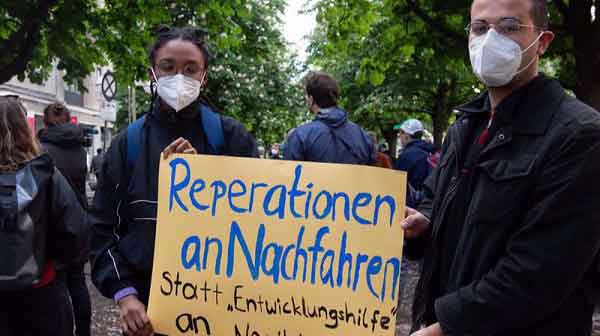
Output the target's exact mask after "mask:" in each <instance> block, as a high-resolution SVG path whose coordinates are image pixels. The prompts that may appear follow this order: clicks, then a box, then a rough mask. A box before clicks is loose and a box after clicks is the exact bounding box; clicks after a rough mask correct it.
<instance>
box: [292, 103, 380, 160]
mask: <svg viewBox="0 0 600 336" xmlns="http://www.w3.org/2000/svg"><path fill="white" fill-rule="evenodd" d="M375 154H376V153H375V146H374V145H373V142H372V141H371V138H370V137H369V135H368V134H367V133H366V132H365V131H364V130H363V129H362V128H360V127H359V126H358V125H356V124H355V123H353V122H351V121H349V120H348V113H347V112H346V111H344V110H342V109H340V108H337V107H333V108H328V109H323V110H321V111H320V112H319V113H317V116H316V117H315V120H313V121H312V122H310V123H308V124H305V125H302V126H300V127H298V128H297V129H296V130H295V131H294V133H292V134H291V135H290V137H289V139H288V142H287V147H286V150H285V158H286V159H287V160H295V161H312V162H329V163H347V164H360V165H371V164H374V163H375V159H376V158H375Z"/></svg>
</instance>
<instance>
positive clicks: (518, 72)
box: [515, 32, 546, 76]
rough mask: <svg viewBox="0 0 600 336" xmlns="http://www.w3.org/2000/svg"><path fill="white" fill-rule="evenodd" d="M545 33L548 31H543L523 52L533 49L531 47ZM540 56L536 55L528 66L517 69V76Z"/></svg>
mask: <svg viewBox="0 0 600 336" xmlns="http://www.w3.org/2000/svg"><path fill="white" fill-rule="evenodd" d="M544 33H546V32H541V33H540V35H539V36H538V37H537V38H536V39H535V41H533V43H531V44H530V45H529V47H527V48H525V50H523V51H522V52H521V53H522V54H524V53H526V52H527V50H529V49H531V47H533V46H534V45H535V44H536V43H537V42H538V41H539V40H540V39H541V38H542V36H544ZM538 57H539V56H538V55H536V56H535V57H534V58H533V59H531V62H529V64H527V65H526V66H524V67H523V68H522V69H521V70H519V71H517V73H516V74H515V76H516V75H518V74H520V73H522V72H523V71H525V70H527V68H529V67H530V66H531V65H532V64H533V62H535V60H536V59H537V58H538Z"/></svg>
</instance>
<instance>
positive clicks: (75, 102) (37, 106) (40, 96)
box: [0, 67, 117, 163]
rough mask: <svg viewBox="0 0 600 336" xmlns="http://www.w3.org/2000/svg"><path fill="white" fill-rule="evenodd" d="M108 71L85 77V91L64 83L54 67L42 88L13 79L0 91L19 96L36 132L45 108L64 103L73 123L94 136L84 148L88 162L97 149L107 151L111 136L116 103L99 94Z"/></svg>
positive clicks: (99, 71) (41, 122)
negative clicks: (89, 145)
mask: <svg viewBox="0 0 600 336" xmlns="http://www.w3.org/2000/svg"><path fill="white" fill-rule="evenodd" d="M109 70H110V69H109V68H106V67H105V68H100V69H98V70H96V71H95V72H94V73H92V74H90V75H89V76H88V77H87V78H85V80H84V88H78V87H75V86H73V85H69V84H67V83H66V82H65V81H64V80H63V74H62V72H61V71H59V70H58V69H56V67H55V68H54V69H53V71H52V72H51V74H50V76H49V78H48V79H47V80H46V81H45V82H44V83H43V84H42V85H38V84H34V83H31V82H30V81H29V80H27V79H26V80H24V81H19V80H18V79H17V78H13V79H11V80H10V81H8V82H6V83H4V84H0V92H2V93H3V94H15V95H17V96H19V98H20V100H21V101H22V102H23V105H25V108H26V109H27V113H28V119H29V123H30V126H31V127H32V128H33V129H34V131H35V132H37V131H39V130H40V129H42V128H43V127H44V124H43V121H42V120H43V115H44V109H45V108H46V106H48V105H49V104H52V103H56V102H60V103H63V104H65V105H66V106H67V107H68V108H69V110H70V112H71V119H72V122H73V123H78V124H80V125H81V126H83V127H86V128H87V129H90V130H93V131H94V133H95V134H93V135H92V139H93V141H92V146H91V147H89V148H87V149H86V150H87V151H88V163H89V162H90V161H91V158H92V157H93V156H94V155H95V153H96V150H97V149H98V148H104V149H106V148H108V146H109V145H110V141H111V138H112V134H113V122H114V121H115V118H116V110H117V106H116V102H115V101H114V100H113V101H110V102H109V101H107V99H106V98H105V97H104V95H103V94H102V79H103V77H104V75H105V74H106V73H107V72H109Z"/></svg>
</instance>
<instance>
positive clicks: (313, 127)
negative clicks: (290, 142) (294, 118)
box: [294, 120, 328, 136]
mask: <svg viewBox="0 0 600 336" xmlns="http://www.w3.org/2000/svg"><path fill="white" fill-rule="evenodd" d="M327 129H328V126H327V125H325V123H323V122H320V121H318V120H313V121H310V122H307V123H305V124H302V125H300V126H298V127H296V130H295V131H294V133H295V134H296V135H297V136H307V135H308V134H310V133H312V132H315V131H316V132H318V131H326V130H327Z"/></svg>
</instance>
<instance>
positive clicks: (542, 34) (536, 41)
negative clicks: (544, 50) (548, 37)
mask: <svg viewBox="0 0 600 336" xmlns="http://www.w3.org/2000/svg"><path fill="white" fill-rule="evenodd" d="M545 33H546V32H545V31H543V32H541V33H540V35H538V37H537V38H536V39H535V40H534V41H533V42H532V43H531V44H530V45H529V47H527V48H525V50H523V51H521V54H524V53H526V52H527V51H528V50H529V49H531V47H533V46H534V45H535V44H536V43H538V42H539V40H540V39H541V38H542V36H544V34H545Z"/></svg>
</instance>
